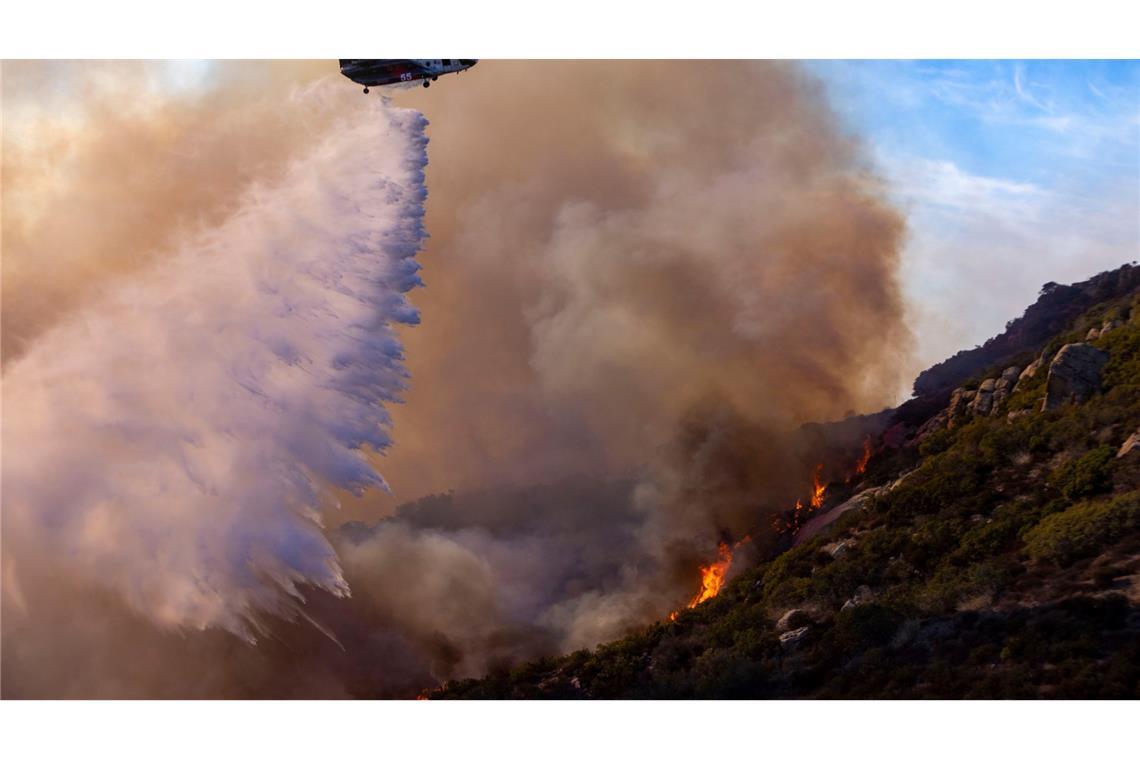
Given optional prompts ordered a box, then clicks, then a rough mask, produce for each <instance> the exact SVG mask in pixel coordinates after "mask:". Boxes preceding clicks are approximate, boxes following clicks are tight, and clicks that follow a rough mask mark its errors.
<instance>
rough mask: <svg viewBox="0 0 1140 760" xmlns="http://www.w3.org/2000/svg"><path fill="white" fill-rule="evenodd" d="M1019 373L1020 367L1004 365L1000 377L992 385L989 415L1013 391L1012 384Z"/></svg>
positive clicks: (1015, 381)
mask: <svg viewBox="0 0 1140 760" xmlns="http://www.w3.org/2000/svg"><path fill="white" fill-rule="evenodd" d="M1020 375H1021V367H1006V368H1005V369H1004V370H1002V373H1001V377H999V378H998V379H997V383H996V384H995V385H994V396H993V403H992V405H991V408H990V414H991V415H992V414H993V413H994V412H996V411H997V408H998V407H999V406H1001V404H1002V402H1003V401H1005V400H1006V399H1007V398H1009V395H1010V394H1011V393H1013V386H1014V384H1015V383H1017V378H1018V377H1019V376H1020Z"/></svg>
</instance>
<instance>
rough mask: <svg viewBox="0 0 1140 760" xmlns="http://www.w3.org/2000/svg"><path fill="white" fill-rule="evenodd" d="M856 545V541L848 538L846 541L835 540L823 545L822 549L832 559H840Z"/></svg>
mask: <svg viewBox="0 0 1140 760" xmlns="http://www.w3.org/2000/svg"><path fill="white" fill-rule="evenodd" d="M854 546H855V542H854V541H852V540H851V539H847V540H845V541H833V542H832V543H830V544H827V545H826V546H824V547H822V548H821V549H820V551H823V552H826V553H827V554H828V556H830V557H831V558H832V559H839V558H840V557H842V556H843V555H845V554H849V553H850V552H851V549H852V547H854Z"/></svg>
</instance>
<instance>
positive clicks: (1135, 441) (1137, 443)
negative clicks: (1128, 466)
mask: <svg viewBox="0 0 1140 760" xmlns="http://www.w3.org/2000/svg"><path fill="white" fill-rule="evenodd" d="M1137 451H1140V430H1137V431H1136V432H1135V433H1133V434H1132V435H1130V436H1128V439H1127V440H1126V441H1125V442H1124V443H1123V444H1121V446H1120V451H1118V452H1116V458H1117V459H1120V458H1121V457H1126V456H1128V455H1129V454H1132V453H1133V452H1137Z"/></svg>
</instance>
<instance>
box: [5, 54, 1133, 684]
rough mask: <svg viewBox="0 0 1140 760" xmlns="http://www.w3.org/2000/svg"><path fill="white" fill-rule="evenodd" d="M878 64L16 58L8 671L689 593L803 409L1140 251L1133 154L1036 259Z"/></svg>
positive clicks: (862, 407)
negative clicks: (891, 113)
mask: <svg viewBox="0 0 1140 760" xmlns="http://www.w3.org/2000/svg"><path fill="white" fill-rule="evenodd" d="M868 66H870V65H869V64H868ZM852 71H854V72H855V73H854V74H852ZM942 73H943V74H944V73H945V72H942ZM1125 73H1126V75H1127V76H1131V77H1132V79H1131V80H1127V77H1126V82H1125V85H1123V86H1124V87H1125V91H1126V93H1127V86H1128V85H1127V82H1128V81H1131V82H1133V83H1134V82H1135V75H1134V70H1132V73H1129V72H1127V71H1126V72H1125ZM878 75H879V74H878V70H876V69H873V68H870V69H869V68H860V67H859V66H855V67H854V69H847V68H841V67H840V68H836V67H832V68H829V67H805V66H802V65H798V64H794V63H762V62H634V61H618V62H605V61H593V62H553V61H548V62H497V61H484V62H481V63H480V64H479V65H478V66H477V67H476V68H475V69H473V70H471V71H469V72H465V73H464V74H462V75H458V76H449V77H445V78H443V79H441V80H440V81H439V82H438V83H437V84H436V85H435V86H434V87H432V88H431V89H430V90H427V91H424V90H422V89H418V88H417V89H408V90H404V91H396V92H394V93H392V94H391V102H389V101H388V100H387V99H386V98H383V97H381V96H379V94H378V93H375V92H374V93H373V94H372V95H370V96H368V97H365V96H363V95H361V94H360V92H359V90H358V88H357V87H356V86H355V85H352V84H351V83H349V82H348V81H347V80H345V79H343V78H341V77H339V76H338V75H337V74H336V72H335V64H334V63H333V62H293V63H269V62H226V63H217V64H214V63H208V64H200V63H177V64H167V63H137V62H135V63H118V62H94V63H73V62H51V63H37V62H6V63H5V64H4V69H3V108H4V133H3V151H4V152H3V183H4V184H3V224H4V227H3V367H4V370H3V372H4V374H3V382H4V401H5V412H6V413H5V416H4V420H3V423H4V424H3V448H4V454H5V456H4V460H3V485H4V491H3V509H4V511H3V519H4V525H3V527H4V532H3V549H4V563H3V581H4V600H3V603H4V610H3V623H4V644H5V646H4V650H3V657H4V660H3V664H4V685H3V688H4V693H5V695H6V696H7V695H9V694H12V695H41V696H53V695H54V696H64V695H107V696H126V695H132V696H151V695H191V696H203V695H241V696H346V695H355V696H361V695H365V696H367V695H372V696H398V695H405V696H406V695H407V694H409V693H415V692H417V691H418V690H419V689H422V688H425V687H429V686H432V685H434V684H436V683H438V682H439V681H440V680H442V679H445V678H448V677H455V676H463V675H477V674H479V673H482V672H485V671H486V669H487V668H489V667H494V666H495V665H497V664H500V663H507V662H511V661H514V660H517V659H518V658H522V657H529V656H534V655H536V654H547V653H553V652H561V651H569V650H571V649H574V648H577V647H582V646H591V645H593V644H596V643H598V642H600V641H603V640H606V639H607V638H610V637H613V636H616V635H619V634H620V633H622V632H623V631H626V630H629V629H630V628H631V627H635V626H637V625H641V624H644V623H646V622H648V621H650V620H653V619H656V618H659V617H661V616H663V615H664V614H666V613H667V612H668V611H669V610H671V609H674V608H675V607H676V606H678V605H679V604H682V603H684V601H685V600H686V599H688V598H689V596H691V593H692V589H691V584H692V582H693V578H694V574H695V570H696V567H697V565H698V564H699V563H700V562H702V561H708V560H709V559H710V558H711V557H712V556H715V552H716V545H717V542H718V541H719V540H722V539H725V538H728V539H738V538H741V537H742V536H744V535H745V534H747V533H752V534H754V537H755V539H756V540H755V546H758V547H760V546H762V545H763V544H764V541H763V536H762V535H760V534H757V533H756V529H757V528H758V527H759V526H763V525H767V524H768V520H769V518H770V517H771V515H772V514H774V513H775V512H778V511H780V510H782V509H784V508H786V507H787V506H789V505H790V504H791V503H793V502H794V500H795V499H796V498H798V497H799V496H801V495H803V489H804V488H805V486H806V483H807V482H809V473H810V471H811V468H812V466H813V465H814V464H815V460H814V459H812V456H813V454H812V453H811V452H810V451H809V449H810V446H811V442H810V441H808V440H806V439H805V437H804V435H803V434H802V431H800V429H799V426H800V425H801V424H802V423H805V422H810V421H813V420H830V419H837V418H840V417H843V416H845V415H848V414H850V413H853V412H856V413H863V412H871V411H877V410H878V409H881V408H883V407H884V406H886V405H888V404H891V403H895V402H897V401H898V400H899V397H900V390H899V389H901V388H903V387H905V385H906V384H907V383H908V382H909V380H910V379H911V377H913V374H914V372H915V371H916V370H917V369H918V368H920V365H921V364H922V363H923V362H924V361H925V360H926V358H927V357H928V354H930V352H931V351H933V350H935V349H932V348H930V347H931V346H935V347H942V348H938V349H937V350H938V353H937V354H935V355H933V356H929V358H931V359H934V358H941V356H942V355H943V354H944V353H946V352H948V351H950V350H953V349H956V348H958V347H959V344H958V343H955V342H954V341H956V340H958V339H959V337H960V336H961V335H963V334H965V335H968V336H972V335H974V334H975V332H976V331H977V330H987V331H988V332H987V333H986V334H987V335H988V334H989V333H992V332H994V331H995V329H996V328H991V327H988V325H989V324H990V321H991V320H993V319H994V318H995V316H994V315H1000V318H1001V319H1002V320H1004V319H1007V318H1010V317H1013V316H1015V315H1016V314H1017V313H1019V312H1020V310H1021V309H1022V308H1023V307H1024V305H1025V302H1027V301H1028V300H1029V297H1028V296H1027V297H1026V298H1024V299H1021V300H1020V301H1017V302H1012V303H1011V302H1010V301H1009V299H1010V298H1011V297H1013V296H1011V295H1010V294H1017V293H1019V292H1020V290H1022V289H1025V288H1028V290H1029V291H1030V293H1032V292H1033V291H1034V290H1035V289H1036V288H1037V287H1038V286H1039V285H1040V284H1041V282H1044V281H1045V280H1048V279H1072V277H1066V276H1065V275H1064V274H1063V273H1066V272H1069V271H1073V270H1072V267H1074V266H1076V267H1077V268H1078V269H1081V271H1079V272H1077V273H1076V274H1074V275H1073V277H1079V276H1084V275H1087V274H1092V273H1093V272H1095V271H1097V270H1099V269H1102V268H1106V267H1108V266H1112V265H1115V264H1118V263H1120V262H1121V261H1124V260H1127V259H1129V258H1132V257H1133V256H1134V252H1135V249H1136V245H1135V243H1136V236H1135V235H1136V230H1135V226H1134V222H1135V210H1136V203H1135V200H1134V199H1133V202H1132V204H1131V206H1129V201H1128V196H1127V193H1125V196H1124V197H1123V198H1119V197H1116V196H1114V197H1113V198H1112V199H1111V202H1109V201H1107V200H1106V202H1105V204H1103V206H1102V207H1100V213H1101V215H1102V216H1101V217H1097V218H1098V219H1102V217H1103V219H1102V221H1104V225H1106V226H1105V227H1104V228H1103V229H1102V227H1101V226H1099V225H1091V226H1089V227H1088V229H1089V230H1090V232H1089V239H1088V241H1087V246H1081V245H1078V243H1079V242H1080V241H1079V236H1080V230H1081V229H1082V228H1081V227H1080V226H1076V227H1072V226H1071V227H1070V229H1069V230H1068V237H1066V238H1065V245H1064V246H1061V247H1060V248H1058V249H1057V251H1058V252H1057V253H1056V254H1055V256H1053V257H1048V256H1035V257H1034V258H1033V260H1032V261H1033V265H1032V266H1028V265H1025V264H1024V263H1023V262H1022V260H1021V259H1019V260H1018V264H1017V265H1016V266H1013V265H1011V264H1008V263H1007V261H1006V258H1003V256H1005V254H1006V252H1007V251H1015V250H1016V251H1018V252H1020V251H1021V250H1022V249H1023V248H1024V247H1026V246H1028V245H1029V244H1030V243H1029V242H1026V241H1030V242H1032V243H1033V244H1041V245H1045V244H1046V243H1048V241H1047V240H1042V239H1039V238H1038V237H1027V238H1025V239H1024V240H1022V239H1021V238H1016V239H1015V238H1009V237H1005V238H1002V240H1004V241H1005V243H1003V245H1004V246H1005V247H1003V248H993V247H987V246H988V244H986V243H985V240H988V239H990V238H989V237H986V236H987V235H990V232H991V228H990V227H987V226H985V225H982V226H977V225H976V224H974V223H973V222H972V221H971V222H969V223H961V224H958V225H955V224H954V223H953V221H954V218H953V217H951V216H947V215H946V214H943V213H934V211H932V209H941V208H943V207H944V206H945V204H946V203H947V202H948V201H947V199H946V196H947V194H949V195H950V196H952V200H953V202H954V203H955V204H957V205H955V206H954V208H955V209H956V210H957V211H958V212H961V213H962V214H963V215H965V216H966V217H969V210H970V204H977V208H976V210H977V211H978V212H979V213H981V212H982V211H985V213H986V214H987V216H986V217H985V218H987V219H991V220H996V221H995V222H994V223H995V224H998V223H1000V224H1009V225H1014V226H1016V227H1017V228H1018V229H1025V228H1026V224H1027V217H1025V216H1024V215H1022V216H1019V215H1018V214H1019V213H1021V212H1022V211H1023V208H1022V207H1021V206H1018V205H1016V204H1014V205H1011V206H1010V207H1008V208H1005V209H1004V210H1003V207H1000V206H998V207H995V206H994V204H993V198H992V194H987V193H985V192H976V191H975V190H970V188H975V189H976V188H979V187H980V188H983V189H985V188H990V189H993V188H997V189H998V190H1000V189H1001V188H1006V189H1007V190H1008V187H1007V186H1009V185H1010V183H1013V182H1015V181H1014V180H1006V179H1001V178H997V177H992V176H989V175H986V177H982V180H985V181H981V180H979V179H977V178H974V179H973V180H970V181H963V182H943V183H938V182H934V183H918V182H916V183H912V184H908V182H907V181H906V177H907V176H910V175H908V174H907V172H908V171H918V172H922V171H926V169H924V168H923V167H926V168H929V167H930V166H933V165H940V164H938V162H939V161H944V162H947V161H951V158H947V157H943V156H940V155H939V154H938V153H937V151H936V149H935V148H932V147H931V146H930V145H926V146H924V147H923V151H924V152H923V153H922V154H921V155H918V156H914V157H906V158H905V161H904V160H903V159H901V158H900V156H901V155H903V154H902V153H901V152H900V151H899V150H898V149H897V145H896V144H895V143H894V142H891V140H889V139H887V137H886V136H885V132H884V129H883V127H882V126H881V122H876V121H875V120H870V119H867V118H866V117H865V113H866V111H865V108H866V106H865V105H861V104H860V102H859V101H858V97H857V92H856V90H857V88H855V87H852V93H854V94H851V95H850V96H849V97H837V96H836V95H835V89H836V88H837V87H838V86H840V85H841V84H842V82H843V81H844V79H845V78H852V77H854V78H855V79H858V78H859V77H864V78H866V77H872V76H878ZM1017 77H1018V79H1017V80H1016V81H1017V83H1018V84H1017V87H1016V89H1017V91H1018V92H1019V93H1021V92H1032V85H1031V84H1028V83H1027V82H1032V81H1033V80H1032V79H1027V78H1026V75H1025V74H1024V72H1020V73H1018V74H1017ZM861 81H862V80H861ZM1100 84H1101V85H1105V83H1104V82H1101V83H1100ZM1105 86H1107V85H1105ZM1131 92H1132V95H1133V102H1135V89H1134V88H1133V90H1132V91H1131ZM1042 102H1045V101H1042ZM1050 102H1052V101H1050ZM861 109H863V110H861ZM1125 110H1126V109H1125ZM860 114H863V116H860ZM425 117H426V118H425ZM962 118H969V117H968V115H964V116H962ZM916 123H918V124H922V123H924V122H923V120H922V119H921V118H917V117H916ZM1114 123H1115V122H1114ZM1131 123H1132V131H1131V132H1129V131H1128V129H1127V128H1125V129H1124V132H1123V137H1121V138H1120V139H1123V140H1124V141H1125V144H1127V141H1128V140H1129V139H1131V140H1132V144H1133V145H1135V125H1136V121H1135V117H1134V115H1133V117H1132V122H1131ZM1115 134H1116V133H1115V132H1113V135H1115ZM1105 139H1106V140H1107V139H1109V138H1105ZM1112 139H1116V138H1115V137H1113V138H1112ZM1111 144H1114V145H1115V143H1111ZM1113 156H1114V157H1115V158H1114V159H1113V160H1114V161H1116V163H1112V162H1109V163H1110V164H1111V166H1112V167H1116V166H1117V163H1120V164H1121V166H1122V169H1121V171H1127V170H1129V169H1130V168H1131V171H1132V172H1133V176H1135V173H1136V168H1135V165H1134V164H1132V165H1129V164H1128V161H1127V156H1126V155H1124V154H1120V155H1117V154H1113ZM900 161H902V162H903V163H901V164H900ZM908 162H909V163H908ZM931 162H933V163H931ZM947 165H949V166H950V167H957V166H958V165H959V164H957V163H949V164H947ZM993 166H994V168H995V170H997V169H1001V170H1002V171H1005V170H1006V169H1007V168H1008V166H1007V165H1006V164H1002V163H998V162H995V163H993ZM900 167H901V168H900ZM907 167H910V168H909V169H908V168H907ZM915 167H917V168H915ZM1110 168H1111V167H1110ZM946 171H950V173H951V174H954V172H958V174H954V176H956V177H959V178H961V177H964V176H966V175H965V174H964V173H963V172H964V170H959V169H957V168H953V170H949V169H948V170H946ZM1106 171H1107V170H1106ZM944 173H945V172H944ZM971 176H972V175H971ZM987 177H988V179H987ZM1046 180H1047V178H1046V177H1043V178H1041V179H1040V180H1039V181H1040V182H1042V183H1044V182H1046ZM1017 182H1023V180H1021V179H1019V180H1017ZM1106 182H1107V181H1106ZM1125 184H1126V183H1125ZM963 185H965V186H966V190H962V187H963ZM1014 186H1015V187H1016V188H1020V187H1021V185H1016V184H1015V185H1014ZM1104 186H1105V187H1116V185H1112V184H1111V183H1107V184H1105V185H1104ZM917 187H922V188H925V193H926V194H924V193H922V192H918V191H917V190H916V189H915V188H917ZM995 192H996V190H995ZM1010 192H1013V194H1014V195H1019V193H1021V191H1020V190H1017V191H1016V192H1014V191H1010ZM1027 192H1028V191H1027ZM1050 192H1054V190H1050ZM1056 192H1059V190H1057V191H1056ZM1106 192H1107V191H1106ZM1029 195H1032V193H1029ZM1003 197H1004V196H1003ZM1129 212H1131V213H1132V217H1131V218H1129V216H1128V214H1129ZM1035 213H1042V212H1040V209H1038V210H1037V211H1036V212H1035ZM1130 223H1131V224H1132V226H1131V227H1130V226H1129V225H1130ZM1106 230H1107V231H1106ZM1130 230H1131V231H1130ZM947 235H950V236H951V238H952V239H954V240H957V241H958V242H960V243H961V249H960V250H961V253H955V254H954V255H945V256H942V257H941V258H939V256H938V253H937V252H938V251H939V250H941V249H938V248H937V246H934V247H932V243H931V240H945V239H947V238H946V236H947ZM954 235H956V236H958V237H957V238H953V236H954ZM971 235H977V236H979V238H980V240H979V241H975V242H978V246H977V247H976V248H975V247H971V246H970V245H967V243H970V242H971V241H970V236H971ZM1130 235H1131V237H1130ZM991 237H992V235H991ZM1019 241H1020V242H1019ZM956 250H957V249H956ZM975 256H977V257H984V260H985V261H987V262H988V265H987V266H988V267H989V268H988V269H987V271H988V272H989V273H990V275H989V276H991V277H992V278H995V279H996V280H997V282H995V283H994V287H995V288H998V290H1000V292H1001V293H1002V294H1003V300H1002V301H1001V302H1000V303H999V304H997V305H996V306H995V305H994V304H993V303H991V302H989V301H987V303H986V304H985V305H981V306H978V307H976V308H971V307H970V306H971V304H972V303H973V301H974V300H977V299H980V298H981V296H980V295H979V294H983V293H985V292H987V291H986V288H985V287H982V288H977V287H969V288H964V289H963V291H962V293H961V294H960V295H958V296H952V295H946V294H945V293H943V297H941V298H933V297H932V298H925V297H924V296H925V294H926V293H927V292H930V291H932V289H933V292H940V293H942V292H943V291H941V290H939V286H938V282H945V283H958V282H962V283H971V282H972V278H974V277H977V276H978V275H977V272H976V270H977V268H978V261H979V260H980V259H975ZM1113 257H1117V258H1116V259H1114V258H1113ZM935 260H937V261H940V263H939V264H938V265H937V266H934V265H933V264H932V263H931V262H932V261H935ZM1074 261H1079V266H1078V265H1076V264H1074ZM417 262H418V263H417ZM1058 262H1060V263H1062V264H1064V267H1069V268H1064V267H1061V266H1060V264H1058ZM421 266H422V270H421V269H420V267H421ZM1082 267H1083V268H1082ZM1086 269H1087V271H1085V270H1086ZM939 278H943V279H939ZM1001 278H1005V279H1006V280H1008V284H1007V286H1006V287H999V285H998V283H1000V281H1001ZM421 286H422V287H421ZM944 323H954V327H953V329H949V328H946V327H945V324H944ZM963 324H965V325H966V327H963ZM963 330H965V333H963V332H962V331H963ZM943 348H944V349H945V350H943ZM388 486H390V491H389V490H386V489H387V488H388ZM416 499H418V500H419V501H418V502H416V503H414V504H408V505H405V506H404V507H403V508H401V509H399V510H397V509H396V506H397V505H398V504H400V503H404V502H409V501H411V500H416ZM381 518H386V519H381ZM352 520H359V521H362V522H348V521H352ZM378 521H379V522H378ZM346 522H348V524H345V523H346Z"/></svg>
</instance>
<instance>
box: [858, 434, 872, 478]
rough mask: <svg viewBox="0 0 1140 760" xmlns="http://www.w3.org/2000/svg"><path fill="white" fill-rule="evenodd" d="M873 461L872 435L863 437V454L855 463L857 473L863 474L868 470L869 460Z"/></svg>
mask: <svg viewBox="0 0 1140 760" xmlns="http://www.w3.org/2000/svg"><path fill="white" fill-rule="evenodd" d="M870 461H871V436H867V437H866V438H864V439H863V456H861V457H859V461H858V463H857V464H856V465H855V474H856V475H862V474H863V473H864V472H866V470H867V462H870Z"/></svg>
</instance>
